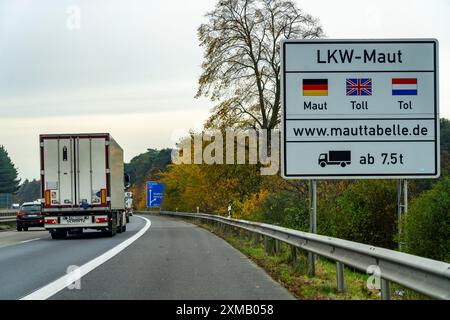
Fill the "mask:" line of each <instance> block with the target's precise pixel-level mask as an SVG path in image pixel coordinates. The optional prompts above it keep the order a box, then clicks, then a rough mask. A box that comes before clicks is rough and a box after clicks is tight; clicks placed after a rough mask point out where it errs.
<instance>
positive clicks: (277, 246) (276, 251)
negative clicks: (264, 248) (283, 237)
mask: <svg viewBox="0 0 450 320" xmlns="http://www.w3.org/2000/svg"><path fill="white" fill-rule="evenodd" d="M280 251H281V243H280V240H278V239H275V253H279V252H280Z"/></svg>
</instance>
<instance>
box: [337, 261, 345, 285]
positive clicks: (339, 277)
mask: <svg viewBox="0 0 450 320" xmlns="http://www.w3.org/2000/svg"><path fill="white" fill-rule="evenodd" d="M344 279H345V278H344V264H343V263H341V262H336V281H337V291H338V292H345V282H344Z"/></svg>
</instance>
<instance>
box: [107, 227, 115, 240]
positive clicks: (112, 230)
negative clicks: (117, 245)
mask: <svg viewBox="0 0 450 320" xmlns="http://www.w3.org/2000/svg"><path fill="white" fill-rule="evenodd" d="M116 232H117V228H115V227H114V226H111V228H108V230H106V232H105V234H106V236H107V237H111V238H112V237H114V236H115V235H116Z"/></svg>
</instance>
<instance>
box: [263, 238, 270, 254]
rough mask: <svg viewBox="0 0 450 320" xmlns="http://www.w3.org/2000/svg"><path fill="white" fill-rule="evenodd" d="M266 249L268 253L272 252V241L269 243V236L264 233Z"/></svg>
mask: <svg viewBox="0 0 450 320" xmlns="http://www.w3.org/2000/svg"><path fill="white" fill-rule="evenodd" d="M264 250H265V251H266V254H267V255H268V254H270V243H269V237H268V236H266V235H264Z"/></svg>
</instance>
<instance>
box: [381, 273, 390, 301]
mask: <svg viewBox="0 0 450 320" xmlns="http://www.w3.org/2000/svg"><path fill="white" fill-rule="evenodd" d="M381 300H391V286H390V284H389V280H386V279H383V278H381Z"/></svg>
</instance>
